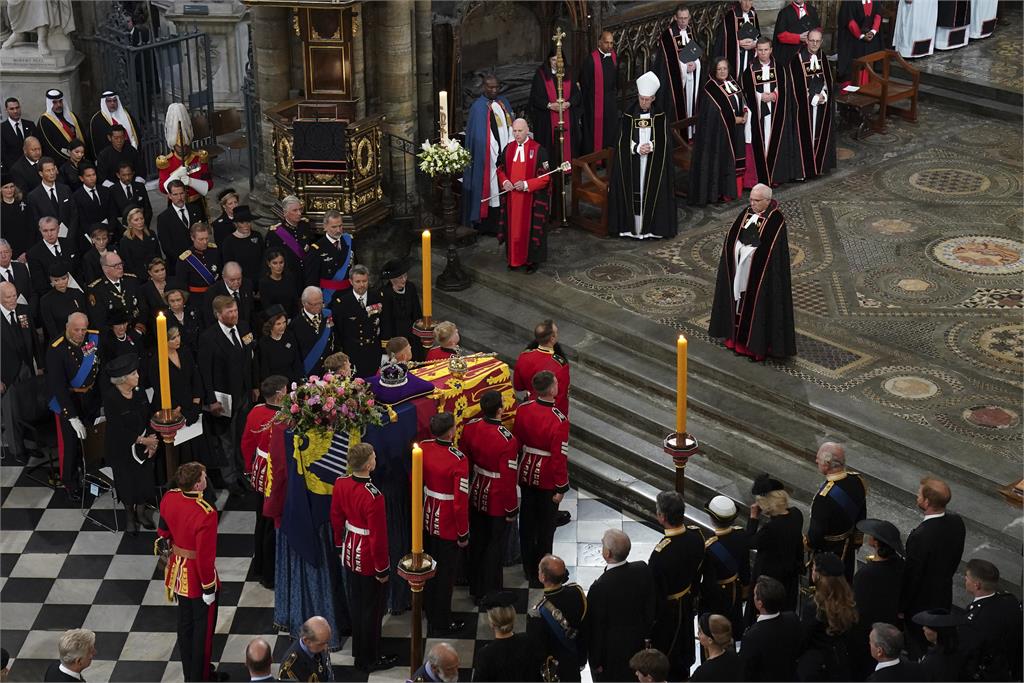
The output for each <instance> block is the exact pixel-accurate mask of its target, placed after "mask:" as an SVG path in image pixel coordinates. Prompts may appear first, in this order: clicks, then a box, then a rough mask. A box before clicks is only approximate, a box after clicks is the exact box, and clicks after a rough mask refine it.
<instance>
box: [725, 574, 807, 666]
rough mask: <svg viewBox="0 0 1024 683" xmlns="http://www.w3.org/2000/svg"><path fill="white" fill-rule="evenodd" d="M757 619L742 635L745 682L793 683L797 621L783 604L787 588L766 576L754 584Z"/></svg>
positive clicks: (798, 630)
mask: <svg viewBox="0 0 1024 683" xmlns="http://www.w3.org/2000/svg"><path fill="white" fill-rule="evenodd" d="M753 594H754V598H753V605H754V608H755V609H756V610H757V618H756V620H755V621H754V623H752V624H751V625H750V626H748V627H747V629H746V630H745V631H744V632H743V647H742V648H741V649H740V660H741V661H742V664H743V679H742V680H744V681H795V680H796V660H797V657H799V656H800V619H799V617H797V616H796V614H795V613H793V612H790V611H789V610H788V609H787V605H786V587H785V586H783V585H782V583H781V582H780V581H777V580H776V579H773V578H772V577H770V576H768V575H763V576H761V577H760V578H758V580H757V583H755V584H754V591H753Z"/></svg>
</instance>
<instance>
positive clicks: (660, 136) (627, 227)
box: [608, 102, 677, 237]
mask: <svg viewBox="0 0 1024 683" xmlns="http://www.w3.org/2000/svg"><path fill="white" fill-rule="evenodd" d="M620 126H621V129H620V132H619V135H618V144H617V145H616V149H615V166H614V167H613V169H612V171H613V172H612V179H611V181H610V182H611V186H610V187H609V193H610V197H609V201H608V213H609V218H608V234H609V235H612V236H617V235H621V234H622V233H630V234H633V235H636V234H637V228H636V216H640V217H641V221H640V226H641V227H640V231H639V234H640V235H645V236H651V235H653V236H657V237H675V236H676V230H677V226H676V199H675V189H674V186H675V182H674V176H675V173H674V167H673V166H672V135H671V133H670V132H669V124H668V115H667V114H666V113H665V112H663V111H657V110H656V109H652V110H651V116H650V118H643V117H642V116H641V111H640V105H639V104H637V103H636V102H634V103H633V105H632V106H631V107H630V109H629V111H627V112H623V114H622V116H621V124H620ZM642 128H650V131H651V138H650V139H651V142H652V143H653V145H654V150H653V151H652V152H651V153H650V154H648V155H647V167H646V169H645V172H644V174H643V177H641V173H640V171H641V159H642V158H643V157H642V156H641V155H639V154H637V153H635V151H634V150H635V149H636V147H637V145H639V144H640V130H641V129H642Z"/></svg>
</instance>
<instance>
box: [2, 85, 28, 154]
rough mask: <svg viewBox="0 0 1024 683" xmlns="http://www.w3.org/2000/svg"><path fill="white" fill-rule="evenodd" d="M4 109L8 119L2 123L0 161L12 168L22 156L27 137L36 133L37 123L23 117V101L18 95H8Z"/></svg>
mask: <svg viewBox="0 0 1024 683" xmlns="http://www.w3.org/2000/svg"><path fill="white" fill-rule="evenodd" d="M4 109H6V110H7V120H6V121H4V122H3V124H2V125H0V161H2V162H3V165H4V167H6V168H10V167H11V165H13V164H14V162H15V161H17V160H18V158H19V157H21V155H22V147H23V146H24V145H25V138H27V137H34V136H35V135H36V124H35V123H33V122H32V121H29V120H27V119H23V118H21V102H19V101H18V98H17V97H8V98H7V99H6V100H5V101H4Z"/></svg>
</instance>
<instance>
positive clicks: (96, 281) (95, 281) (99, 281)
mask: <svg viewBox="0 0 1024 683" xmlns="http://www.w3.org/2000/svg"><path fill="white" fill-rule="evenodd" d="M101 282H103V278H101V277H98V278H96V279H95V280H93V281H92V282H90V283H89V286H90V287H95V286H96V285H98V284H99V283H101Z"/></svg>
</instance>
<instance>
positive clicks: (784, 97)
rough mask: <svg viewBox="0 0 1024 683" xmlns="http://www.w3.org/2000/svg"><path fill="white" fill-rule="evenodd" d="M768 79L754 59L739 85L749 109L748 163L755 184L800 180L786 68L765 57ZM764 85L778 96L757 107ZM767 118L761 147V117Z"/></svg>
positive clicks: (777, 183)
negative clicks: (755, 176)
mask: <svg viewBox="0 0 1024 683" xmlns="http://www.w3.org/2000/svg"><path fill="white" fill-rule="evenodd" d="M769 59H770V60H771V61H770V62H769V63H768V78H767V79H765V78H764V71H763V68H762V64H761V62H760V61H758V60H757V59H755V60H754V61H752V62H751V63H750V66H749V67H748V68H747V70H746V71H744V72H743V76H742V80H741V84H742V85H743V94H744V95H745V96H746V98H747V102H748V103H749V106H750V133H751V135H750V146H751V149H752V150H753V158H752V159H748V160H747V163H748V164H754V167H755V168H756V169H757V182H759V183H764V184H765V185H779V184H781V183H786V182H789V181H790V180H792V179H793V178H798V177H802V176H803V174H802V173H800V171H801V167H800V162H799V161H798V160H797V158H796V157H797V156H798V154H799V150H798V149H797V145H796V134H795V125H794V123H793V108H792V104H791V98H790V96H789V69H788V68H786V66H785V65H781V64H780V62H776V61H775V59H774V58H769ZM765 85H767V86H768V87H769V89H770V92H776V93H778V94H779V99H778V101H777V102H762V103H761V106H760V107H758V105H757V93H759V92H761V93H763V92H764V86H765ZM765 114H769V115H770V116H771V119H770V123H769V128H768V131H769V134H768V136H767V137H768V145H767V147H766V146H765V144H764V138H765V130H764V118H763V117H764V116H765Z"/></svg>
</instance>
